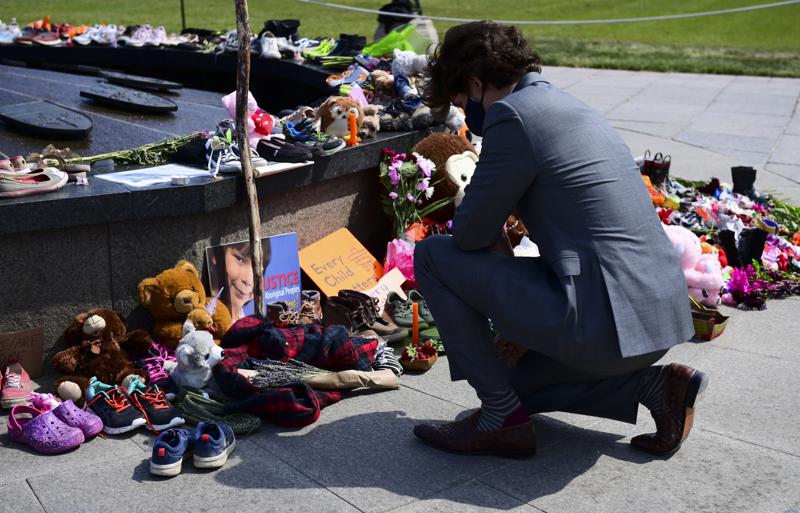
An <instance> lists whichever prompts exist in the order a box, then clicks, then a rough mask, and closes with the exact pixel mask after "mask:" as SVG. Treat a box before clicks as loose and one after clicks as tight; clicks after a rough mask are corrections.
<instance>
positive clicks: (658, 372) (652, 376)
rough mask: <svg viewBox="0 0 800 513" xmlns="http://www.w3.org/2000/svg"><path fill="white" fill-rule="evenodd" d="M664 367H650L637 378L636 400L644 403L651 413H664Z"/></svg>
mask: <svg viewBox="0 0 800 513" xmlns="http://www.w3.org/2000/svg"><path fill="white" fill-rule="evenodd" d="M664 369H665V367H661V366H658V367H650V368H649V369H647V370H646V371H644V372H643V373H642V376H641V377H640V378H639V390H638V392H637V394H636V395H637V397H636V399H637V401H639V402H640V403H641V404H643V405H645V407H646V408H647V409H648V410H650V412H651V413H652V414H653V415H657V416H661V415H663V414H664V378H665V373H664Z"/></svg>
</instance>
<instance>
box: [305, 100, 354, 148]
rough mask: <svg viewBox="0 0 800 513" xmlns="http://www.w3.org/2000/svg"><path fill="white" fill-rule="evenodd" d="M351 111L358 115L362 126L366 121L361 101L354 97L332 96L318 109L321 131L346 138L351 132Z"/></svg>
mask: <svg viewBox="0 0 800 513" xmlns="http://www.w3.org/2000/svg"><path fill="white" fill-rule="evenodd" d="M350 113H353V114H355V115H356V120H357V121H358V126H359V127H361V125H362V124H363V122H364V109H363V108H362V107H361V103H360V102H359V101H358V100H354V99H353V98H347V97H344V96H331V97H330V98H328V99H327V100H325V102H324V103H323V104H322V105H320V107H319V109H317V117H316V123H317V124H318V126H319V130H320V131H321V132H325V133H326V134H328V135H332V136H334V137H339V138H342V139H344V138H346V137H347V136H348V135H349V134H350V124H349V121H348V118H349V116H350Z"/></svg>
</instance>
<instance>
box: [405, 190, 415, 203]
mask: <svg viewBox="0 0 800 513" xmlns="http://www.w3.org/2000/svg"><path fill="white" fill-rule="evenodd" d="M406 199H407V200H408V202H409V203H414V195H413V194H411V193H410V192H409V193H408V195H407V196H406Z"/></svg>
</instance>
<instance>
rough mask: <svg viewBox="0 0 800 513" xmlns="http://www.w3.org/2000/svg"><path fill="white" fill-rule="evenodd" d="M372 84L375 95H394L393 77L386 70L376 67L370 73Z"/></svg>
mask: <svg viewBox="0 0 800 513" xmlns="http://www.w3.org/2000/svg"><path fill="white" fill-rule="evenodd" d="M370 76H371V77H372V84H373V86H374V91H375V96H378V97H380V96H385V97H389V98H391V97H392V96H394V77H393V76H392V74H391V73H389V72H388V71H384V70H382V69H376V70H374V71H372V72H371V73H370Z"/></svg>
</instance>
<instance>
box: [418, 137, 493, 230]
mask: <svg viewBox="0 0 800 513" xmlns="http://www.w3.org/2000/svg"><path fill="white" fill-rule="evenodd" d="M414 151H415V152H417V153H419V154H420V155H422V156H423V157H425V158H427V159H430V160H432V161H433V163H434V164H435V165H436V171H435V172H434V174H433V176H432V177H431V183H433V184H436V185H435V186H434V189H433V196H432V197H431V198H430V199H429V200H427V201H428V202H431V203H433V202H435V201H438V200H440V199H443V198H453V199H454V202H453V203H452V204H451V205H447V206H445V207H443V208H441V209H439V210H437V211H435V212H434V213H432V214H431V215H430V216H429V217H430V218H431V219H432V220H433V221H436V222H439V223H445V222H447V221H449V220H450V219H452V218H453V214H454V213H455V209H456V207H457V206H458V205H459V204H461V200H462V199H463V198H464V189H465V188H466V186H467V185H468V184H469V182H470V180H471V179H472V174H473V173H474V172H475V165H476V164H477V162H478V156H477V155H476V154H475V148H474V147H473V146H472V144H471V143H470V142H469V141H467V140H466V139H465V138H463V137H461V136H458V135H453V134H443V133H438V132H437V133H433V134H431V135H429V136H428V137H426V138H425V139H423V140H421V141H420V142H419V143H417V145H416V146H415V147H414ZM499 228H500V227H498V230H499Z"/></svg>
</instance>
